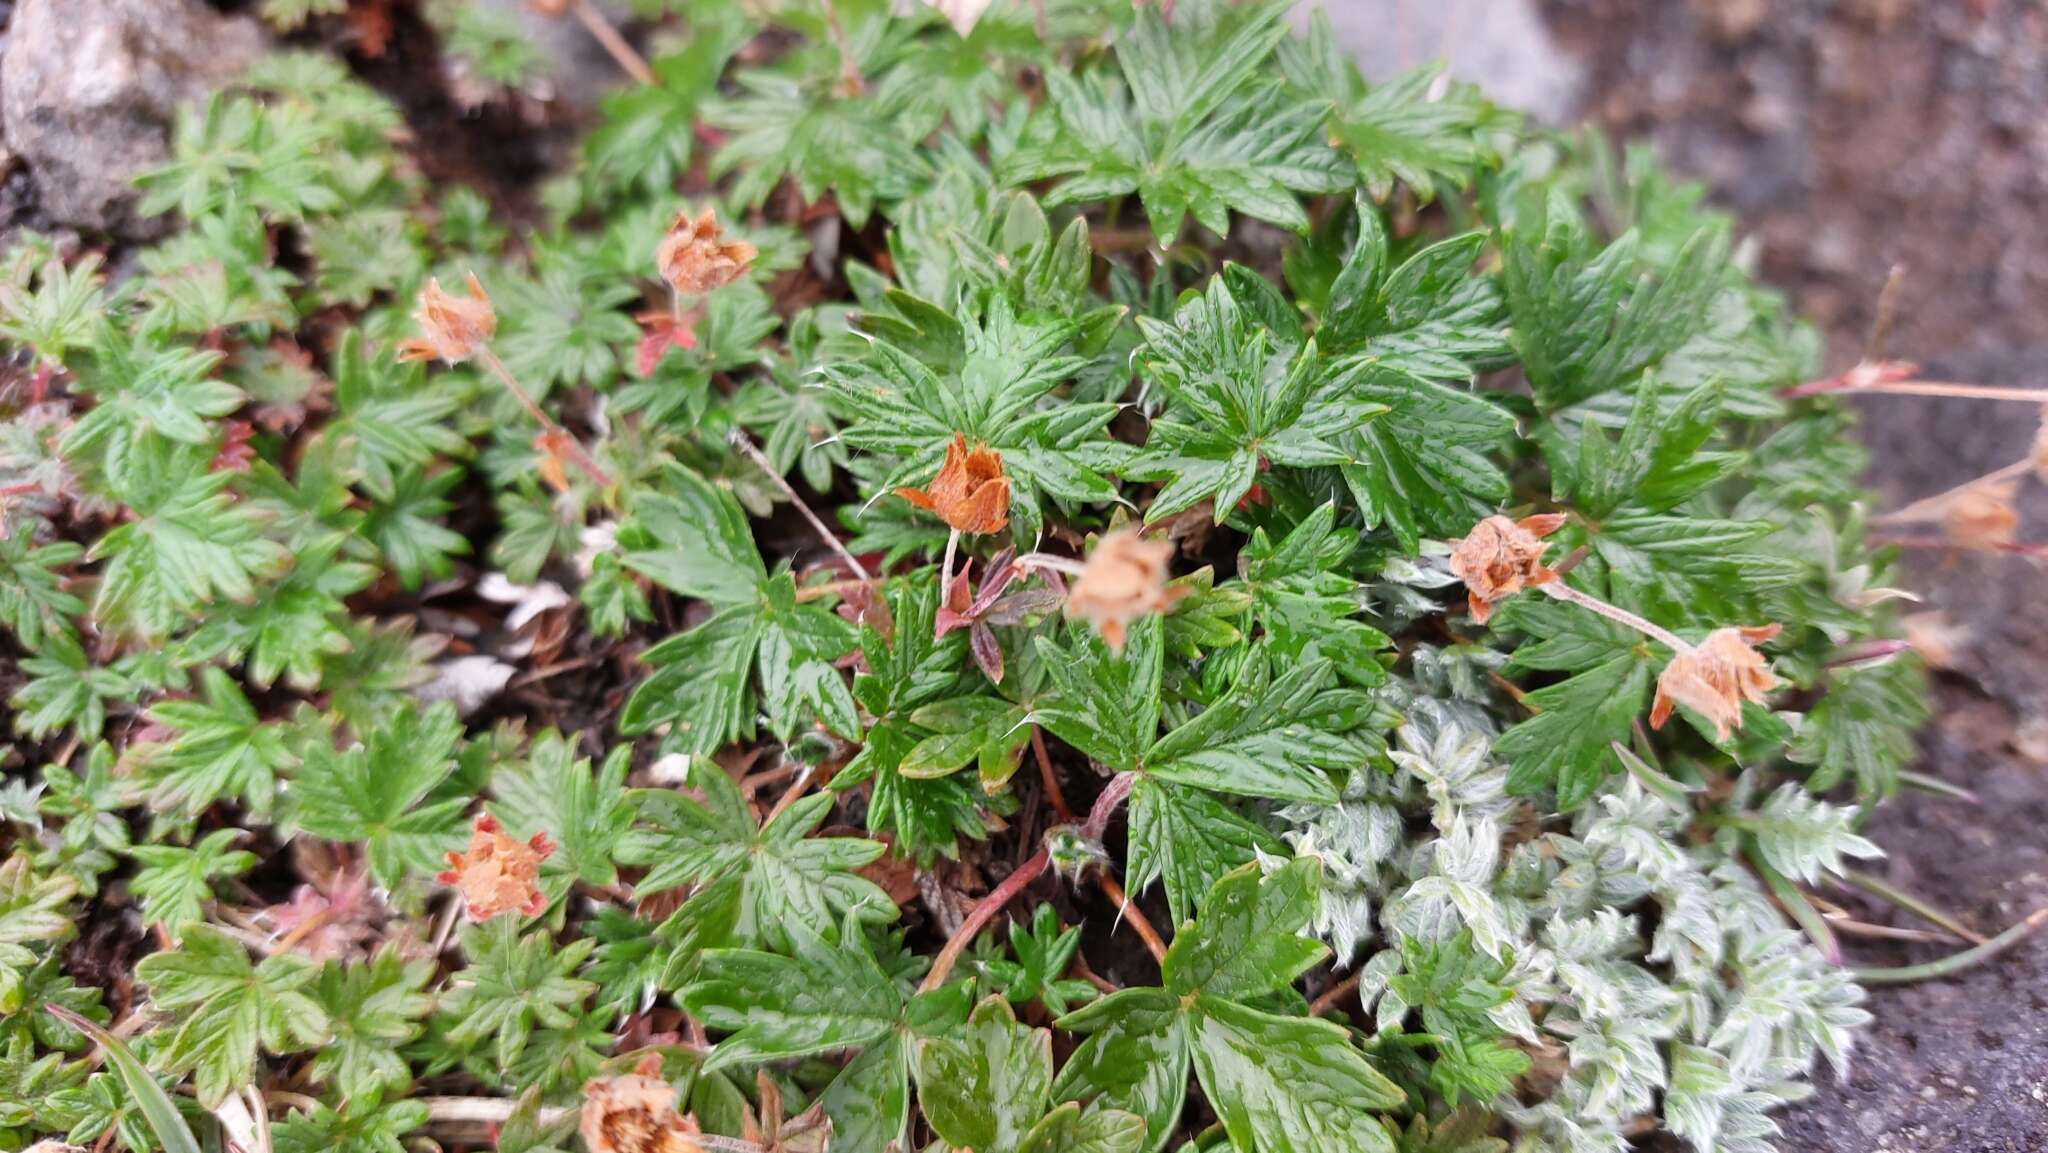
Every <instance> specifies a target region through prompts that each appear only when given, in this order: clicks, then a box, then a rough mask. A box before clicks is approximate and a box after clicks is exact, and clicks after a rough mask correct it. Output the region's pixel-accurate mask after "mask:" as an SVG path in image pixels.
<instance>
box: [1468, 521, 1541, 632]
mask: <svg viewBox="0 0 2048 1153" xmlns="http://www.w3.org/2000/svg"><path fill="white" fill-rule="evenodd" d="M1564 521H1565V518H1564V514H1563V513H1555V512H1553V513H1543V514H1541V515H1538V516H1525V517H1523V518H1522V519H1521V520H1518V521H1514V520H1509V519H1508V518H1506V517H1504V516H1490V517H1487V518H1486V519H1485V520H1482V521H1480V522H1479V523H1478V524H1475V525H1473V526H1472V531H1471V532H1469V533H1467V534H1465V539H1464V540H1461V541H1459V542H1457V546H1456V547H1455V548H1453V549H1452V550H1451V573H1452V575H1454V576H1456V577H1457V578H1458V579H1459V580H1462V581H1464V582H1465V592H1466V602H1467V603H1468V604H1469V605H1470V606H1471V609H1472V623H1474V624H1481V625H1483V624H1485V623H1486V620H1487V618H1488V617H1490V616H1492V615H1493V606H1494V604H1495V602H1498V601H1503V600H1506V599H1507V598H1509V597H1511V596H1513V595H1515V594H1516V593H1518V592H1521V591H1522V590H1523V589H1524V588H1534V587H1536V586H1537V585H1540V584H1545V583H1548V582H1550V581H1554V580H1556V579H1557V574H1556V573H1554V572H1552V571H1550V570H1549V569H1547V568H1545V567H1543V551H1544V548H1545V547H1546V546H1545V545H1544V543H1543V538H1544V537H1546V536H1549V535H1550V534H1551V533H1554V532H1556V531H1557V530H1558V528H1559V527H1560V526H1562V525H1563V524H1564Z"/></svg>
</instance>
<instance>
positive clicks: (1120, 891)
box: [1089, 866, 1166, 965]
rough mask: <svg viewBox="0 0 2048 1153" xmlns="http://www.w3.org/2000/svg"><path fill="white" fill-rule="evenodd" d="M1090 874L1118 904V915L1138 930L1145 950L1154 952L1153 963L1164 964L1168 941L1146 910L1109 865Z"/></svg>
mask: <svg viewBox="0 0 2048 1153" xmlns="http://www.w3.org/2000/svg"><path fill="white" fill-rule="evenodd" d="M1089 875H1090V876H1092V877H1094V878H1095V887H1096V888H1098V889H1101V890H1102V895H1103V896H1105V897H1108V898H1109V900H1110V903H1111V904H1113V905H1115V906H1116V911H1117V916H1119V917H1121V918H1123V919H1124V920H1126V921H1129V922H1130V923H1131V928H1132V929H1134V930H1136V932H1137V934H1138V939H1139V940H1141V941H1143V942H1145V951H1146V952H1148V953H1150V954H1152V961H1153V963H1154V964H1159V965H1164V964H1165V963H1166V942H1165V941H1164V940H1162V939H1161V938H1160V936H1159V930H1157V929H1154V928H1153V927H1152V922H1151V921H1150V920H1148V919H1147V918H1146V916H1145V911H1144V910H1143V909H1140V908H1138V906H1137V903H1136V902H1134V901H1132V900H1131V898H1130V896H1129V894H1127V893H1125V892H1124V887H1123V885H1122V884H1121V883H1119V882H1118V881H1117V879H1116V878H1115V877H1112V876H1110V875H1109V869H1108V867H1107V866H1105V867H1103V868H1100V869H1095V870H1092V871H1091V872H1090V873H1089Z"/></svg>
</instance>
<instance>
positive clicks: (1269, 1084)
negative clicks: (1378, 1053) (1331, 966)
mask: <svg viewBox="0 0 2048 1153" xmlns="http://www.w3.org/2000/svg"><path fill="white" fill-rule="evenodd" d="M1316 878H1317V868H1316V866H1315V864H1314V863H1313V862H1312V861H1306V860H1301V861H1295V862H1292V863H1290V864H1289V865H1287V866H1285V867H1284V868H1282V869H1281V870H1280V871H1279V872H1277V873H1275V874H1273V875H1272V876H1270V877H1266V878H1263V879H1262V878H1261V877H1260V876H1259V872H1258V869H1257V867H1256V866H1249V867H1247V868H1244V869H1240V870H1238V871H1236V872H1234V873H1231V874H1230V875H1228V876H1226V877H1224V878H1223V879H1222V880H1220V881H1218V882H1217V883H1216V886H1215V888H1214V889H1213V890H1212V891H1211V892H1210V894H1209V897H1208V900H1207V901H1206V902H1205V903H1204V909H1205V913H1204V916H1203V918H1202V919H1201V920H1199V921H1197V922H1195V923H1194V924H1193V925H1192V926H1190V927H1189V928H1187V929H1184V930H1183V931H1182V932H1181V933H1180V934H1179V935H1178V936H1176V937H1175V939H1174V943H1173V946H1172V947H1171V948H1170V949H1169V950H1168V951H1167V955H1166V962H1165V964H1164V965H1163V966H1162V980H1163V984H1164V988H1157V989H1147V988H1131V989H1125V990H1123V991H1122V992H1119V993H1113V994H1111V995H1110V996H1108V997H1106V998H1104V999H1103V1000H1101V1001H1098V1002H1096V1003H1095V1004H1093V1005H1090V1006H1089V1007H1087V1008H1085V1009H1082V1010H1081V1011H1079V1012H1077V1013H1073V1014H1069V1015H1068V1016H1066V1017H1063V1018H1061V1019H1060V1020H1059V1021H1058V1022H1057V1024H1058V1026H1059V1027H1060V1028H1061V1029H1065V1030H1068V1031H1071V1032H1077V1033H1083V1034H1087V1035H1088V1036H1087V1039H1086V1040H1084V1041H1083V1042H1082V1043H1081V1046H1080V1048H1079V1049H1077V1050H1076V1051H1075V1052H1074V1055H1073V1057H1072V1058H1071V1059H1069V1061H1068V1062H1067V1066H1066V1068H1065V1069H1063V1070H1061V1072H1060V1076H1059V1080H1058V1082H1057V1084H1056V1086H1055V1088H1054V1095H1055V1096H1056V1097H1058V1098H1059V1099H1061V1100H1066V1101H1080V1102H1083V1103H1085V1104H1088V1105H1090V1106H1091V1107H1093V1108H1097V1109H1101V1108H1115V1109H1122V1110H1125V1111H1128V1112H1132V1113H1135V1114H1137V1115H1139V1116H1141V1117H1143V1118H1144V1119H1145V1124H1146V1134H1147V1140H1146V1143H1145V1145H1144V1148H1145V1149H1146V1150H1148V1151H1149V1153H1157V1151H1158V1150H1159V1149H1161V1148H1163V1147H1164V1146H1165V1144H1166V1142H1167V1140H1168V1138H1170V1137H1171V1136H1172V1133H1173V1130H1174V1128H1175V1126H1176V1125H1177V1123H1178V1120H1179V1117H1180V1113H1181V1108H1182V1105H1183V1103H1184V1101H1185V1099H1186V1094H1187V1072H1186V1071H1187V1068H1188V1066H1189V1065H1190V1064H1192V1065H1193V1066H1194V1069H1195V1075H1196V1077H1197V1079H1198V1080H1200V1082H1201V1085H1202V1091H1203V1093H1204V1094H1205V1095H1206V1096H1207V1098H1208V1101H1209V1104H1210V1106H1211V1107H1212V1108H1213V1109H1215V1111H1216V1115H1217V1117H1218V1118H1219V1119H1220V1120H1221V1121H1222V1123H1223V1126H1224V1129H1225V1132H1226V1133H1228V1135H1229V1137H1230V1143H1231V1145H1232V1146H1233V1147H1234V1148H1237V1149H1257V1150H1260V1151H1261V1153H1310V1151H1311V1150H1324V1149H1356V1150H1362V1151H1366V1153H1392V1151H1393V1148H1394V1145H1393V1141H1392V1140H1391V1139H1390V1138H1389V1137H1388V1135H1387V1132H1386V1130H1385V1129H1383V1128H1382V1127H1381V1125H1380V1123H1379V1119H1378V1117H1377V1116H1376V1115H1375V1114H1376V1111H1378V1110H1383V1109H1387V1108H1391V1107H1393V1106H1395V1105H1398V1104H1399V1103H1400V1102H1402V1101H1403V1100H1405V1097H1404V1095H1403V1094H1402V1092H1401V1090H1400V1089H1398V1088H1396V1087H1395V1086H1394V1084H1393V1083H1392V1082H1390V1081H1388V1080H1387V1079H1386V1078H1385V1077H1383V1076H1381V1075H1380V1073H1379V1072H1378V1071H1377V1070H1375V1069H1374V1068H1373V1067H1372V1065H1371V1063H1370V1062H1368V1061H1367V1060H1366V1058H1365V1055H1364V1054H1362V1053H1360V1052H1359V1051H1358V1050H1357V1049H1355V1048H1354V1047H1353V1046H1352V1044H1351V1039H1350V1035H1349V1034H1348V1033H1347V1032H1346V1031H1345V1030H1344V1029H1343V1028H1342V1027H1341V1026H1338V1025H1335V1024H1332V1023H1330V1022H1327V1021H1321V1020H1317V1019H1315V1018H1303V1017H1291V1016H1284V1015H1281V1014H1276V1013H1269V1012H1265V1011H1262V1010H1260V1009H1256V1008H1253V1007H1251V1005H1249V1004H1246V1002H1247V1001H1257V1000H1261V999H1263V998H1265V997H1267V996H1268V995H1270V994H1272V993H1274V992H1276V991H1278V990H1281V989H1284V988H1286V987H1288V986H1289V985H1291V984H1292V983H1293V982H1294V980H1295V979H1296V978H1297V977H1299V976H1300V975H1301V974H1302V973H1303V972H1305V971H1306V970H1307V969H1309V968H1310V967H1312V966H1313V965H1315V964H1316V963H1317V962H1318V961H1320V960H1322V958H1323V957H1324V956H1325V955H1326V954H1327V950H1326V949H1324V948H1323V946H1322V945H1320V944H1318V943H1316V942H1314V941H1311V940H1308V939H1306V938H1303V937H1300V936H1298V935H1297V934H1299V933H1300V932H1301V930H1302V929H1303V928H1305V927H1306V926H1307V924H1308V921H1309V918H1310V917H1311V915H1312V914H1313V913H1314V911H1315V903H1316V896H1315V894H1316V885H1317V879H1316Z"/></svg>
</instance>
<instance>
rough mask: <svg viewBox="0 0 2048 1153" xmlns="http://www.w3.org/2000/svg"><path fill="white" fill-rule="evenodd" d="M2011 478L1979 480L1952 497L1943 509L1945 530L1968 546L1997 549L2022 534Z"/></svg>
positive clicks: (1961, 543)
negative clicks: (1979, 482) (2007, 479)
mask: <svg viewBox="0 0 2048 1153" xmlns="http://www.w3.org/2000/svg"><path fill="white" fill-rule="evenodd" d="M2013 491H2014V486H2013V484H2012V482H2010V481H2002V482H1999V483H1996V484H1980V485H1976V486H1974V487H1972V488H1967V489H1964V490H1963V491H1962V492H1959V493H1957V494H1956V495H1955V496H1953V497H1951V498H1950V499H1949V501H1948V503H1947V504H1946V505H1944V506H1943V507H1942V510H1941V527H1942V531H1943V532H1944V533H1946V534H1947V536H1948V539H1949V540H1950V542H1952V543H1954V544H1956V545H1957V546H1959V547H1962V548H1967V549H1978V550H1980V551H1983V552H1995V551H1997V550H1998V549H2001V548H2004V547H2006V546H2007V545H2010V544H2011V543H2012V542H2013V541H2014V540H2016V539H2017V538H2018V536H2019V529H2020V514H2019V510H2018V509H2015V508H2014V507H2013V505H2012V498H2013Z"/></svg>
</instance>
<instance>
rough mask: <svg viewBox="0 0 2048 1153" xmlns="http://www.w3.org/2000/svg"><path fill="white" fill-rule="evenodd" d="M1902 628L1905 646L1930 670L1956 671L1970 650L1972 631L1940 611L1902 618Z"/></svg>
mask: <svg viewBox="0 0 2048 1153" xmlns="http://www.w3.org/2000/svg"><path fill="white" fill-rule="evenodd" d="M1899 627H1900V628H1901V629H1903V630H1904V631H1905V634H1906V643H1907V644H1910V645H1912V646H1913V651H1914V652H1916V653H1919V654H1920V659H1921V660H1923V661H1926V662H1927V667H1928V668H1931V669H1952V668H1955V667H1956V666H1957V665H1959V664H1961V663H1962V657H1963V653H1964V651H1965V650H1967V649H1968V648H1969V647H1970V630H1969V628H1968V627H1967V626H1964V625H1959V624H1955V623H1953V622H1952V621H1950V620H1949V619H1948V615H1947V614H1945V613H1942V612H1940V611H1939V610H1937V611H1933V612H1924V613H1908V614H1907V615H1905V616H1903V617H1900V618H1899Z"/></svg>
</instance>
